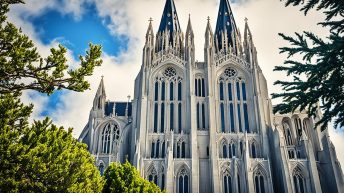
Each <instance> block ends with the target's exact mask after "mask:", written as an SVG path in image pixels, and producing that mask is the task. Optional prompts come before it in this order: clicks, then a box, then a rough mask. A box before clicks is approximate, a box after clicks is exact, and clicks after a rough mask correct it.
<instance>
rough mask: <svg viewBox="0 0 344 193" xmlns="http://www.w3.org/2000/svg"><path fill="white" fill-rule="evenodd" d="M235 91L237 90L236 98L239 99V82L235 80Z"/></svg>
mask: <svg viewBox="0 0 344 193" xmlns="http://www.w3.org/2000/svg"><path fill="white" fill-rule="evenodd" d="M236 91H237V99H238V101H240V100H241V99H240V84H239V82H236Z"/></svg>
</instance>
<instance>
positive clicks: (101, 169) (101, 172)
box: [99, 163, 104, 176]
mask: <svg viewBox="0 0 344 193" xmlns="http://www.w3.org/2000/svg"><path fill="white" fill-rule="evenodd" d="M99 172H100V175H101V176H102V175H103V174H104V164H103V163H100V165H99Z"/></svg>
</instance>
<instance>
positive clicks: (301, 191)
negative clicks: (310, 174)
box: [293, 168, 306, 193]
mask: <svg viewBox="0 0 344 193" xmlns="http://www.w3.org/2000/svg"><path fill="white" fill-rule="evenodd" d="M293 183H294V192H295V193H305V192H306V184H305V179H304V177H303V175H302V172H301V170H300V168H296V169H295V170H294V172H293Z"/></svg>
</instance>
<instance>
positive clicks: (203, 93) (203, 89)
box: [202, 78, 205, 97]
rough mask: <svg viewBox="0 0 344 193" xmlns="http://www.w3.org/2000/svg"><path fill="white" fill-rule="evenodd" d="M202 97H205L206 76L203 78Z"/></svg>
mask: <svg viewBox="0 0 344 193" xmlns="http://www.w3.org/2000/svg"><path fill="white" fill-rule="evenodd" d="M202 97H205V84H204V78H202Z"/></svg>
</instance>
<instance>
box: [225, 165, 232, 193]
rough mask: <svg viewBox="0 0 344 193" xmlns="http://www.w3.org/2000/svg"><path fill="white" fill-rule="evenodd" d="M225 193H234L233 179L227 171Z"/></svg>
mask: <svg viewBox="0 0 344 193" xmlns="http://www.w3.org/2000/svg"><path fill="white" fill-rule="evenodd" d="M223 192H224V193H232V192H233V188H232V177H231V176H230V175H229V172H228V170H226V171H225V172H224V174H223Z"/></svg>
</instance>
